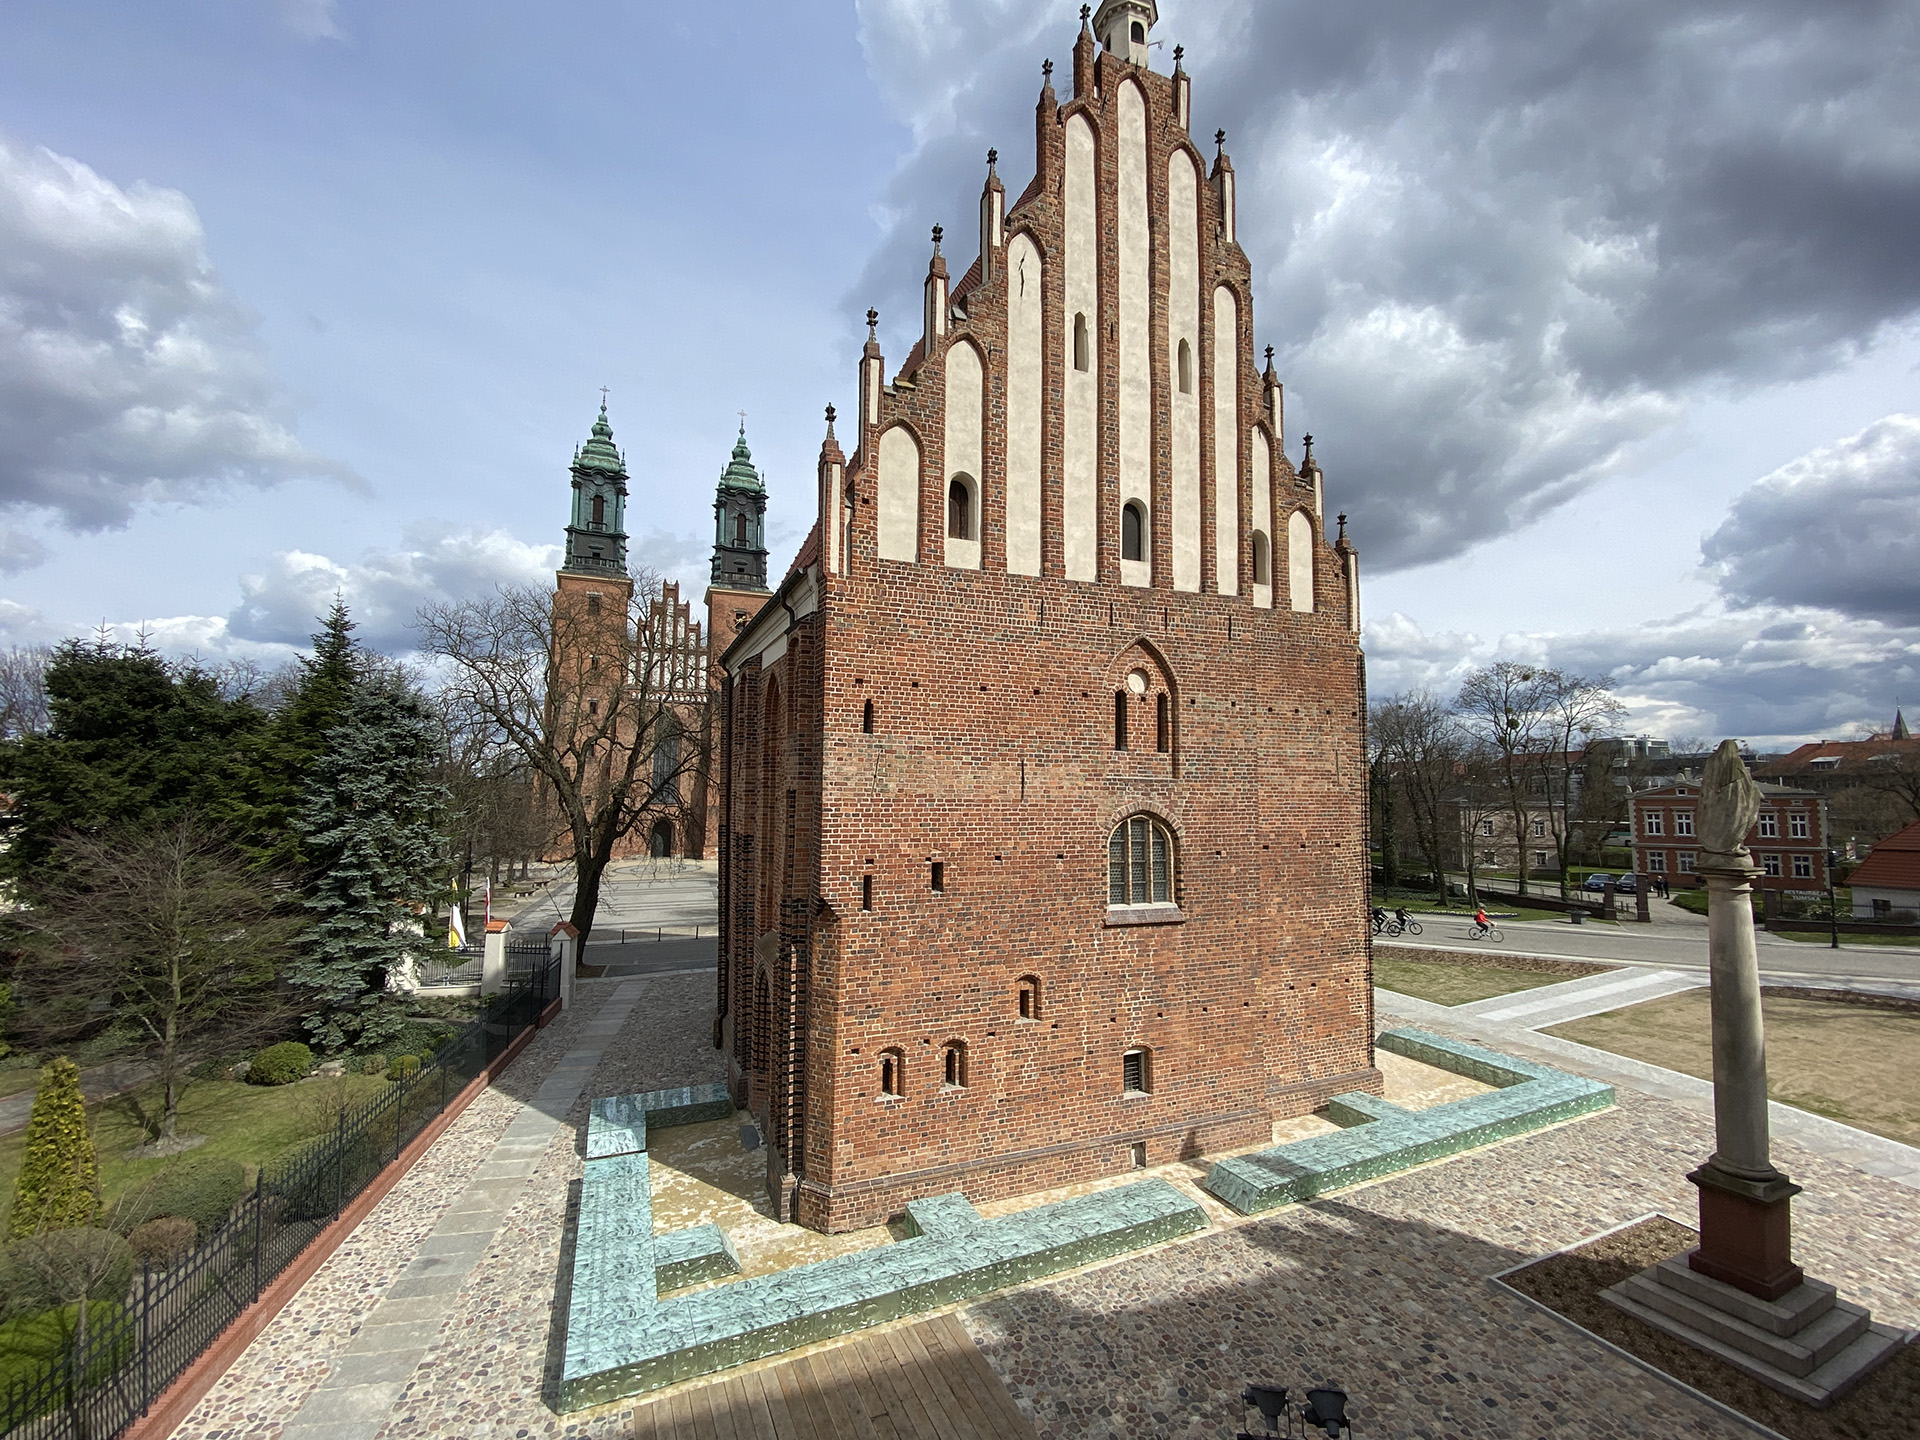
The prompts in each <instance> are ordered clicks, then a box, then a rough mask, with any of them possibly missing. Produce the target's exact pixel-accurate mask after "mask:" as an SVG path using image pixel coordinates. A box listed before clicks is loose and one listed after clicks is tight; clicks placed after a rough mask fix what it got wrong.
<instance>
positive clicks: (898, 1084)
mask: <svg viewBox="0 0 1920 1440" xmlns="http://www.w3.org/2000/svg"><path fill="white" fill-rule="evenodd" d="M880 1093H881V1094H882V1095H904V1094H906V1093H907V1057H906V1055H905V1053H904V1052H902V1051H899V1050H882V1051H881V1052H880Z"/></svg>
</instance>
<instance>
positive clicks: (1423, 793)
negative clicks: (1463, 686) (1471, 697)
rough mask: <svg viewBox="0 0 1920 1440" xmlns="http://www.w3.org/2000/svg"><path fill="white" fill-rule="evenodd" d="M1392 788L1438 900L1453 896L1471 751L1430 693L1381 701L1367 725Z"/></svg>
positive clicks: (1418, 692)
mask: <svg viewBox="0 0 1920 1440" xmlns="http://www.w3.org/2000/svg"><path fill="white" fill-rule="evenodd" d="M1367 738H1368V740H1369V742H1370V743H1371V744H1372V745H1373V747H1374V750H1375V754H1376V756H1377V757H1378V762H1377V763H1378V764H1379V766H1380V767H1381V768H1382V769H1383V770H1384V771H1385V772H1386V775H1385V778H1386V783H1387V784H1388V785H1390V786H1391V787H1393V789H1394V790H1395V791H1397V793H1398V794H1399V796H1400V797H1401V798H1402V799H1403V800H1404V802H1405V804H1404V807H1403V808H1404V811H1405V815H1406V819H1407V823H1408V825H1409V828H1411V830H1412V831H1413V837H1414V843H1415V844H1416V845H1418V846H1419V847H1420V853H1421V855H1423V856H1424V857H1425V858H1426V861H1427V865H1428V868H1429V870H1430V871H1431V872H1432V874H1433V883H1434V888H1435V891H1436V894H1437V896H1438V898H1439V899H1440V900H1442V901H1444V900H1445V899H1446V897H1447V861H1448V859H1449V857H1450V855H1451V854H1452V851H1453V834H1454V830H1455V829H1456V827H1457V824H1458V821H1457V819H1456V816H1455V809H1456V805H1455V798H1454V791H1455V790H1456V789H1457V788H1458V784H1459V773H1458V772H1459V768H1460V765H1461V762H1462V760H1463V758H1464V754H1465V750H1466V737H1465V735H1464V734H1462V732H1461V728H1460V723H1459V721H1458V720H1457V719H1456V718H1455V717H1454V715H1453V712H1452V711H1450V710H1449V709H1448V708H1447V706H1446V705H1445V704H1444V703H1443V702H1441V701H1440V700H1438V699H1436V698H1435V697H1434V696H1433V695H1432V694H1430V693H1428V692H1427V691H1425V690H1413V691H1410V692H1408V693H1407V694H1405V695H1396V696H1394V697H1392V698H1390V699H1386V700H1380V701H1376V702H1375V703H1374V705H1373V707H1372V714H1371V715H1370V717H1369V719H1368V723H1367Z"/></svg>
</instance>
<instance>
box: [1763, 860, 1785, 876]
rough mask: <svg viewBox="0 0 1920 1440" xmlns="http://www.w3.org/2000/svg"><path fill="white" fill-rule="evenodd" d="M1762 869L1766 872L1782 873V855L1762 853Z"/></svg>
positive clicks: (1772, 873) (1769, 873)
mask: <svg viewBox="0 0 1920 1440" xmlns="http://www.w3.org/2000/svg"><path fill="white" fill-rule="evenodd" d="M1760 869H1761V870H1762V871H1763V872H1764V873H1765V874H1768V875H1778V874H1779V873H1780V857H1779V856H1778V855H1762V856H1761V857H1760Z"/></svg>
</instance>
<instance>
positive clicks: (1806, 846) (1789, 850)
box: [1629, 780, 1830, 890]
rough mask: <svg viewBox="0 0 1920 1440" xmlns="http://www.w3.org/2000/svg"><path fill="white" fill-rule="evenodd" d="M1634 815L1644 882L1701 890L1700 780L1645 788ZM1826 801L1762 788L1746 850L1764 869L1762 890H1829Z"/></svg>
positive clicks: (1802, 792) (1778, 787) (1758, 880)
mask: <svg viewBox="0 0 1920 1440" xmlns="http://www.w3.org/2000/svg"><path fill="white" fill-rule="evenodd" d="M1629 803H1630V805H1631V807H1632V811H1633V857H1634V865H1633V868H1634V869H1635V870H1636V871H1638V872H1639V874H1640V876H1641V882H1640V883H1641V884H1643V885H1644V884H1645V883H1646V877H1648V876H1650V875H1658V876H1662V877H1664V878H1665V879H1666V881H1667V883H1668V884H1669V885H1685V886H1698V885H1699V884H1700V883H1701V882H1700V879H1699V877H1698V876H1697V875H1696V874H1695V873H1694V872H1695V867H1696V866H1697V865H1698V864H1699V860H1700V840H1699V836H1698V833H1697V829H1696V824H1695V817H1696V812H1697V811H1698V809H1699V807H1700V785H1699V782H1697V781H1692V780H1679V781H1675V782H1674V783H1673V784H1671V785H1662V786H1659V787H1658V788H1656V789H1652V790H1641V791H1639V792H1638V793H1636V794H1635V795H1634V796H1633V798H1632V800H1631V801H1630V802H1629ZM1829 843H1830V841H1829V840H1828V836H1827V802H1826V800H1825V799H1824V798H1823V797H1821V796H1819V795H1816V794H1814V793H1813V792H1812V791H1810V790H1794V789H1789V788H1788V787H1787V786H1785V785H1769V784H1766V783H1764V782H1763V783H1762V784H1761V786H1760V813H1759V815H1757V816H1756V817H1755V818H1754V822H1753V828H1752V829H1751V830H1749V831H1748V832H1747V849H1748V850H1750V851H1751V852H1752V853H1753V863H1754V864H1755V865H1757V866H1759V867H1760V874H1759V876H1758V877H1757V878H1756V880H1755V881H1754V884H1755V885H1756V886H1757V887H1758V888H1760V889H1763V890H1825V889H1826V888H1827V846H1828V844H1829Z"/></svg>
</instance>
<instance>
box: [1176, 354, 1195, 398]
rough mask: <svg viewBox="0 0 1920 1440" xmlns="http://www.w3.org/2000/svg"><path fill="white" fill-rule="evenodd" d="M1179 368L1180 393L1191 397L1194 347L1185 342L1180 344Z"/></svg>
mask: <svg viewBox="0 0 1920 1440" xmlns="http://www.w3.org/2000/svg"><path fill="white" fill-rule="evenodd" d="M1177 368H1178V369H1179V372H1180V393H1181V394H1182V395H1191V394H1192V393H1193V347H1192V346H1191V345H1189V344H1187V342H1186V341H1184V340H1182V341H1181V342H1180V360H1179V365H1178V367H1177Z"/></svg>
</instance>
